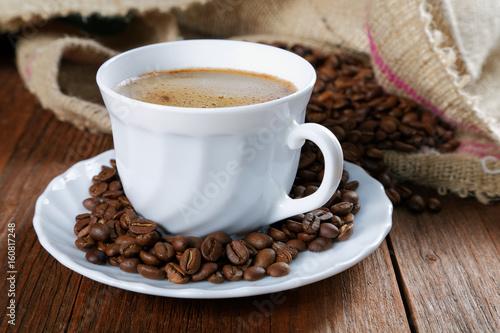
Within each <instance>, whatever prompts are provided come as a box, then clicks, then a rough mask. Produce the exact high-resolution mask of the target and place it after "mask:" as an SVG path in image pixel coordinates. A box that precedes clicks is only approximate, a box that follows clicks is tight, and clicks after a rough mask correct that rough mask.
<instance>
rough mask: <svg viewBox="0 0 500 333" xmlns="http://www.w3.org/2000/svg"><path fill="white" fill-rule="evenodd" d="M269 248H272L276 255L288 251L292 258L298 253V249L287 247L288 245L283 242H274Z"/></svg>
mask: <svg viewBox="0 0 500 333" xmlns="http://www.w3.org/2000/svg"><path fill="white" fill-rule="evenodd" d="M271 248H272V249H273V250H274V252H276V256H278V255H279V254H282V253H285V252H288V253H290V254H291V255H292V259H295V258H296V257H297V255H298V254H299V251H297V250H296V249H294V248H292V247H289V246H288V245H286V244H285V243H283V242H274V243H273V245H272V247H271Z"/></svg>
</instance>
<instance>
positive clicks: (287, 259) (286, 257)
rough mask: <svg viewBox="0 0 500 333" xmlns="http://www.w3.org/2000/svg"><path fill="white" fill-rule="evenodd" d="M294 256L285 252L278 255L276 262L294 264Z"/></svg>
mask: <svg viewBox="0 0 500 333" xmlns="http://www.w3.org/2000/svg"><path fill="white" fill-rule="evenodd" d="M292 259H293V258H292V254H291V253H290V252H288V251H284V252H282V253H280V254H278V255H276V262H286V263H287V264H289V263H291V262H292Z"/></svg>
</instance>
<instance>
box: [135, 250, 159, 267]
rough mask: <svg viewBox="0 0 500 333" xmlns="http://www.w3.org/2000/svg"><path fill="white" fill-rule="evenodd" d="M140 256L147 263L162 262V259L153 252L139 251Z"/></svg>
mask: <svg viewBox="0 0 500 333" xmlns="http://www.w3.org/2000/svg"><path fill="white" fill-rule="evenodd" d="M139 257H140V258H141V260H142V261H143V262H144V263H145V264H147V265H151V266H158V265H159V264H161V261H160V259H158V258H157V257H156V256H155V255H154V253H151V252H146V251H141V252H139Z"/></svg>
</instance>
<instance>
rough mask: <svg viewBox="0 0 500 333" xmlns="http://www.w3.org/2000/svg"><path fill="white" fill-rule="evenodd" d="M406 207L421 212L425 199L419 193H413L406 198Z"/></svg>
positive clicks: (423, 208)
mask: <svg viewBox="0 0 500 333" xmlns="http://www.w3.org/2000/svg"><path fill="white" fill-rule="evenodd" d="M407 206H408V209H410V210H411V211H412V212H414V213H417V214H418V213H422V212H423V211H424V210H425V201H424V198H422V197H421V196H420V195H417V194H414V195H412V196H411V197H410V199H408V203H407Z"/></svg>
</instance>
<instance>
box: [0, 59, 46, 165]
mask: <svg viewBox="0 0 500 333" xmlns="http://www.w3.org/2000/svg"><path fill="white" fill-rule="evenodd" d="M0 82H1V87H2V89H0V172H1V171H2V169H3V168H4V166H5V164H6V163H7V161H8V159H9V157H10V155H11V154H12V152H13V151H14V150H15V146H16V144H17V141H18V139H19V138H20V136H21V135H22V133H23V132H24V131H25V129H26V124H27V122H28V120H29V119H30V117H31V115H32V114H33V112H35V110H36V109H39V108H40V107H39V105H38V102H37V100H36V97H35V96H33V95H32V94H30V93H29V92H28V91H27V90H26V89H25V88H24V86H23V83H22V80H21V77H20V76H19V75H18V74H17V70H16V68H15V66H14V63H13V59H11V58H6V57H1V58H0Z"/></svg>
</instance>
